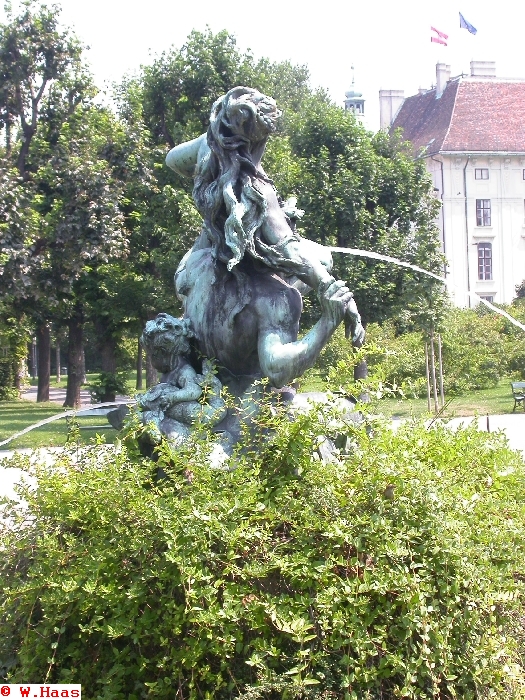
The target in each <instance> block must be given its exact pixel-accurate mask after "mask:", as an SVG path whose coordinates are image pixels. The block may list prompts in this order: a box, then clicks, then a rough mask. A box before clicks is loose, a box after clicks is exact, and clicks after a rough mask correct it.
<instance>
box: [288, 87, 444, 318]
mask: <svg viewBox="0 0 525 700" xmlns="http://www.w3.org/2000/svg"><path fill="white" fill-rule="evenodd" d="M290 141H291V146H292V150H293V153H294V155H295V156H296V157H297V158H298V160H299V171H298V176H297V180H296V187H297V191H298V194H299V196H300V205H301V206H304V209H305V217H304V220H303V222H302V224H303V227H304V231H305V233H306V235H307V236H308V237H310V238H313V239H314V240H317V241H319V242H320V243H323V244H324V245H330V246H338V247H347V248H358V249H362V250H365V251H367V250H369V251H374V252H378V253H383V254H385V255H389V256H393V257H396V258H399V259H401V260H403V261H405V262H409V263H413V264H416V265H419V266H421V267H423V268H426V269H428V270H430V271H432V272H435V273H439V272H440V271H442V269H443V257H442V255H441V253H440V245H439V239H438V236H437V229H436V226H435V223H434V219H435V216H436V213H437V209H438V206H439V205H438V203H437V202H436V200H435V198H434V197H433V196H432V190H431V186H430V180H429V178H428V176H427V175H426V174H425V170H424V165H423V163H421V162H419V161H413V159H412V158H411V156H410V154H409V152H408V150H407V149H405V147H404V146H403V144H402V142H401V141H400V140H399V138H398V137H396V136H395V137H392V138H390V137H388V136H387V135H386V134H384V133H383V132H379V133H378V134H377V135H375V136H372V135H371V134H370V133H368V132H367V131H366V130H365V129H364V128H363V127H362V126H361V125H359V124H358V123H356V121H355V119H354V118H353V115H350V114H348V113H346V112H344V111H343V110H342V109H339V108H338V107H335V106H333V105H330V104H327V103H326V101H323V100H319V99H317V98H314V99H313V100H311V101H310V103H309V104H307V105H305V108H304V109H303V110H302V111H301V113H300V114H298V115H297V116H296V118H295V119H294V120H293V122H292V124H291V132H290ZM335 264H336V272H337V275H338V276H340V277H341V278H343V279H345V280H348V282H349V284H350V286H351V289H352V290H353V291H354V293H355V296H356V299H357V302H358V306H359V309H360V311H361V314H362V316H363V320H364V322H365V324H366V323H370V322H381V321H382V320H384V319H386V318H389V317H391V316H393V315H399V313H400V312H401V311H403V310H404V309H407V308H412V307H415V306H417V305H420V304H421V297H422V295H423V294H427V295H428V290H432V289H435V288H436V285H438V284H439V283H437V282H433V281H432V280H431V279H429V278H427V277H425V278H424V279H421V276H420V275H419V274H418V273H414V272H411V271H410V270H407V269H406V268H400V267H397V266H394V265H392V264H389V263H382V262H376V261H371V260H369V259H366V258H356V257H351V256H348V255H345V256H343V255H338V254H336V255H335Z"/></svg>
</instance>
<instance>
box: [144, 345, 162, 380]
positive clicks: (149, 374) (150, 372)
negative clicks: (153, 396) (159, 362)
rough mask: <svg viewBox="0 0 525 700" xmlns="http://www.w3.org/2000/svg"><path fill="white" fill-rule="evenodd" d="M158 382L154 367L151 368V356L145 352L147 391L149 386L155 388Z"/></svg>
mask: <svg viewBox="0 0 525 700" xmlns="http://www.w3.org/2000/svg"><path fill="white" fill-rule="evenodd" d="M158 381H159V380H158V379H157V370H156V369H155V367H153V365H152V363H151V355H150V353H149V352H148V351H147V350H146V389H149V388H150V386H155V384H158Z"/></svg>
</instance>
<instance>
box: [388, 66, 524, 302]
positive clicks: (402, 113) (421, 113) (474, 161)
mask: <svg viewBox="0 0 525 700" xmlns="http://www.w3.org/2000/svg"><path fill="white" fill-rule="evenodd" d="M470 68H471V72H470V75H469V76H466V75H460V76H457V77H454V78H451V77H450V66H447V65H445V64H444V63H438V64H437V66H436V86H435V87H433V88H432V89H431V90H420V91H419V94H417V95H414V96H412V97H408V98H406V99H404V97H403V93H402V91H399V90H381V91H380V93H379V96H380V98H379V99H380V112H381V127H382V128H390V129H391V130H394V129H398V128H401V129H402V130H403V136H404V138H406V139H407V140H408V141H411V142H412V144H413V146H414V155H415V156H416V157H420V158H424V159H425V162H426V165H427V168H428V171H429V172H430V173H431V175H432V178H433V181H434V188H435V191H436V195H437V196H439V197H440V198H441V201H442V210H441V216H440V218H439V227H440V230H441V238H442V243H443V250H444V253H445V255H446V257H447V261H448V275H450V278H451V281H452V284H453V287H451V292H452V294H453V299H454V301H455V303H456V304H457V305H458V306H469V305H470V304H471V303H472V302H471V301H470V298H469V296H468V293H467V292H468V291H473V292H475V293H476V294H479V295H480V296H481V297H484V298H486V299H488V300H490V301H495V302H496V303H509V302H511V301H512V299H513V298H514V297H515V296H516V294H515V288H516V285H518V284H520V283H521V282H522V281H523V280H524V279H525V79H507V78H497V77H496V66H495V64H494V63H492V62H488V61H472V62H471V64H470Z"/></svg>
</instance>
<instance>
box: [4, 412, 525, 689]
mask: <svg viewBox="0 0 525 700" xmlns="http://www.w3.org/2000/svg"><path fill="white" fill-rule="evenodd" d="M326 420H327V418H326V417H324V416H323V415H322V413H321V411H313V412H311V413H310V414H309V415H307V416H301V417H299V418H298V419H297V421H295V422H293V423H292V422H290V421H288V420H286V419H284V420H283V419H282V418H280V417H279V416H277V417H272V416H271V415H270V413H269V412H263V419H262V424H263V427H266V426H267V425H268V424H269V423H271V427H272V432H271V433H270V434H266V435H265V437H264V438H263V436H261V437H260V439H259V440H258V448H257V449H254V450H251V451H246V452H244V453H242V454H238V455H236V456H235V464H236V469H234V470H232V471H222V470H214V469H210V468H209V467H208V457H207V456H208V453H209V451H210V450H211V449H212V447H213V441H212V440H211V439H209V438H195V439H194V440H193V441H192V443H191V444H187V445H186V447H185V448H184V449H183V450H181V451H179V452H173V451H171V450H170V449H169V447H168V446H166V445H164V446H163V447H162V448H161V450H160V453H159V455H158V462H157V463H156V464H154V463H153V462H151V461H149V460H147V459H143V458H139V457H138V455H137V454H136V451H135V448H134V447H133V445H134V443H133V440H132V439H131V438H128V443H129V445H130V446H129V448H126V447H125V446H122V447H121V449H120V450H117V451H110V450H108V449H105V448H104V447H103V446H100V445H99V446H94V447H93V448H91V449H88V450H86V451H83V452H80V453H78V454H77V452H76V451H72V452H65V453H64V454H63V455H61V456H59V457H57V462H56V465H55V466H54V467H53V468H50V467H45V466H43V465H39V464H35V465H33V466H32V467H30V466H29V459H30V458H28V457H18V458H17V459H16V460H15V461H13V462H12V465H13V466H14V465H17V466H24V467H25V468H28V469H30V472H31V473H33V474H34V475H35V476H36V477H37V478H38V487H37V488H36V489H34V490H33V489H31V488H26V489H22V495H23V496H24V498H25V499H26V501H27V508H28V510H25V509H24V508H23V507H21V506H17V505H15V504H10V505H9V507H8V508H6V510H5V513H4V515H5V517H6V518H8V520H9V527H8V528H6V529H5V531H4V534H3V535H2V543H1V546H2V550H3V558H2V562H1V563H0V567H1V572H2V573H1V576H2V580H3V586H2V591H1V592H0V599H1V605H0V609H1V610H2V611H3V612H2V614H1V621H0V658H1V659H3V660H4V662H8V661H9V660H10V663H11V666H10V670H9V675H8V678H9V680H10V681H11V682H25V683H29V682H35V683H36V682H42V681H44V679H45V680H46V681H47V682H68V683H74V682H77V683H78V682H79V683H82V685H83V694H84V696H85V697H86V698H97V699H100V700H110V699H112V700H117V699H120V698H122V699H124V698H125V699H126V700H134V699H135V700H136V699H138V698H144V697H149V698H177V699H180V700H185V699H195V700H197V698H199V699H201V698H203V699H205V698H216V699H218V700H221V699H224V700H225V699H226V698H244V699H245V700H248V699H249V698H251V699H255V698H266V699H268V700H270V699H277V698H283V699H284V698H319V699H320V698H325V699H328V698H333V699H334V700H335V699H343V698H344V699H346V700H350V699H351V700H358V699H359V700H364V699H367V698H368V699H370V700H372V699H376V698H382V699H383V700H393V699H394V698H433V699H434V700H438V699H439V700H444V699H445V698H447V699H448V698H461V699H462V700H468V699H470V698H472V699H473V698H489V697H493V698H519V697H523V695H522V694H521V693H522V692H523V689H524V686H523V676H522V675H521V669H520V667H519V666H518V664H517V661H518V660H519V656H518V654H519V650H518V649H517V643H516V641H515V640H516V639H517V631H516V629H517V627H518V626H519V625H518V621H519V616H520V614H521V613H520V605H521V602H522V594H523V562H524V552H525V535H524V528H523V526H524V520H525V517H524V516H525V479H524V474H525V471H524V469H525V467H524V464H523V462H522V460H521V459H520V457H519V456H518V455H517V454H516V453H513V452H511V451H510V450H508V449H507V448H506V447H505V446H504V442H503V439H502V437H501V436H499V435H494V434H486V433H477V432H475V431H474V430H472V429H468V430H458V431H457V432H456V433H454V432H452V431H450V430H448V429H447V428H444V427H439V426H438V427H435V428H434V429H431V430H427V429H425V427H424V426H423V425H420V424H417V423H414V424H410V425H407V426H406V428H404V429H403V428H401V429H400V430H399V431H398V432H397V434H395V433H393V432H392V431H391V430H390V429H388V428H386V427H385V426H382V425H379V424H378V425H374V426H373V431H370V429H366V428H365V427H362V428H360V427H355V426H354V427H352V425H350V426H347V427H346V431H347V432H348V434H349V436H350V442H351V443H352V448H351V454H349V455H347V456H346V457H345V456H341V457H340V459H339V460H338V461H337V463H333V464H324V463H323V462H322V461H321V460H319V459H315V458H314V457H313V456H312V455H313V453H314V451H315V446H316V445H317V444H318V441H319V437H318V436H319V435H322V434H323V433H324V432H326ZM159 466H160V467H161V469H162V470H163V471H164V472H165V473H166V475H167V476H168V478H167V479H165V480H164V481H157V482H156V481H155V479H154V478H153V474H154V473H156V470H157V468H158V467H159ZM28 516H29V517H28Z"/></svg>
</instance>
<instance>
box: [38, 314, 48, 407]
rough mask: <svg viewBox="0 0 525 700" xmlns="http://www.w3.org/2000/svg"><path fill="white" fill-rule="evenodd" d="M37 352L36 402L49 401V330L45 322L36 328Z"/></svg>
mask: <svg viewBox="0 0 525 700" xmlns="http://www.w3.org/2000/svg"><path fill="white" fill-rule="evenodd" d="M36 341H37V352H38V360H37V366H38V389H37V394H36V400H37V402H41V401H49V381H50V377H51V332H50V330H49V326H48V325H47V323H42V324H40V325H39V326H38V328H37V329H36Z"/></svg>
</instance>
